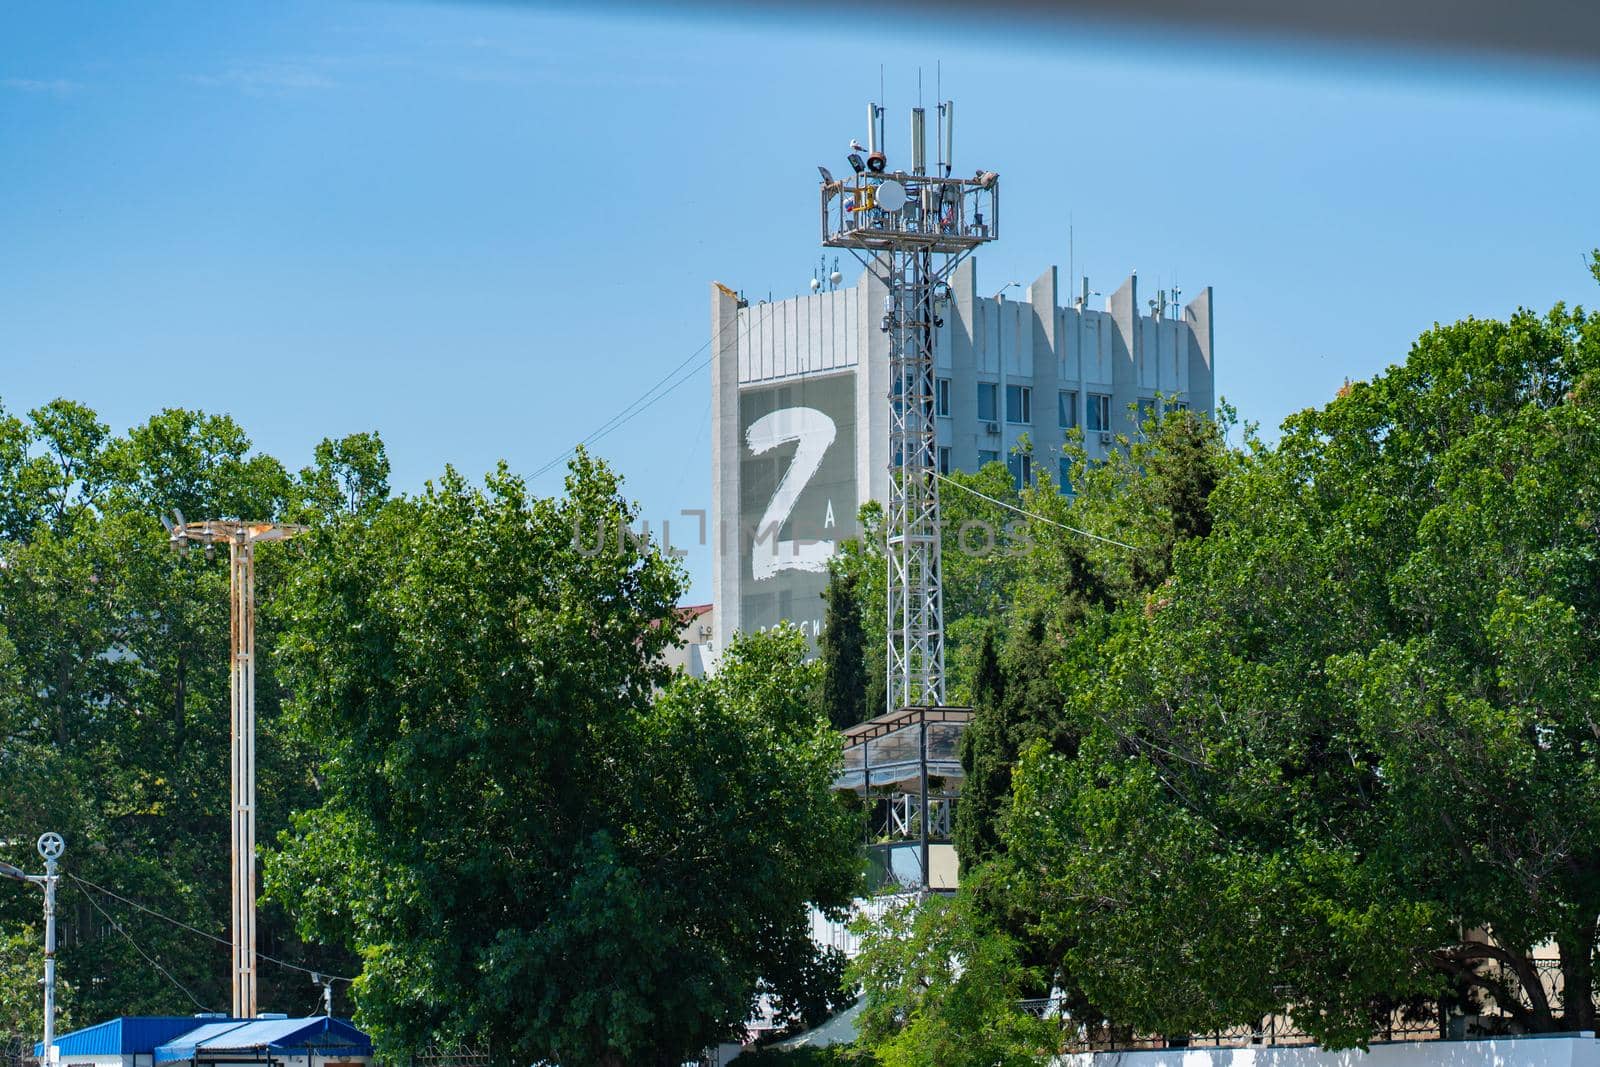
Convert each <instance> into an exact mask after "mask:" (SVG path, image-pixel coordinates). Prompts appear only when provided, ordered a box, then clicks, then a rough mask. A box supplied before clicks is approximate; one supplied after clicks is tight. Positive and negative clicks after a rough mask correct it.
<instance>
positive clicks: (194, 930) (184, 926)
mask: <svg viewBox="0 0 1600 1067" xmlns="http://www.w3.org/2000/svg"><path fill="white" fill-rule="evenodd" d="M63 873H65V874H66V875H67V877H68V878H71V879H72V880H73V881H74V882H77V883H78V884H79V887H80V888H85V889H93V890H94V891H95V892H97V893H104V894H105V895H106V896H108V897H110V898H111V899H112V900H115V901H117V902H119V903H122V904H126V905H128V907H130V908H133V909H135V910H136V911H142V912H144V913H145V914H146V915H151V916H154V917H155V918H157V919H160V920H161V921H162V922H166V923H171V924H172V925H173V926H176V927H178V928H179V929H180V930H187V931H189V933H191V934H196V935H198V936H200V937H203V938H205V939H206V940H208V941H215V942H216V943H217V944H219V945H228V946H230V947H231V946H232V945H233V942H232V941H229V940H228V939H227V938H225V937H218V936H217V935H216V934H213V933H211V932H210V931H209V930H202V929H200V928H199V927H198V926H190V925H189V924H188V923H186V922H184V921H183V920H182V919H174V918H173V917H172V916H170V915H163V914H162V913H161V912H159V911H156V910H155V909H154V908H151V907H146V906H145V905H143V904H141V903H139V902H138V901H137V900H129V899H128V898H127V897H125V896H122V895H121V894H120V893H114V892H112V891H111V890H109V889H107V888H106V887H105V886H100V885H95V884H94V883H93V882H91V881H89V880H88V879H87V878H79V877H78V876H77V875H75V874H72V873H71V872H63ZM85 895H86V896H87V895H88V894H87V893H85ZM91 899H92V898H91ZM256 957H257V958H258V959H263V960H266V961H267V962H268V963H275V964H277V965H278V966H279V967H287V968H288V969H289V970H291V971H299V972H300V973H301V974H311V975H320V976H321V977H323V978H330V979H332V980H333V981H335V982H353V981H355V979H354V978H346V977H344V976H343V975H338V974H329V973H328V972H327V971H320V970H316V969H314V968H311V967H302V966H300V964H298V963H290V962H289V961H288V960H280V959H278V958H277V957H276V956H269V955H267V954H266V953H265V952H257V953H256Z"/></svg>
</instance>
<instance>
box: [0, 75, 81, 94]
mask: <svg viewBox="0 0 1600 1067" xmlns="http://www.w3.org/2000/svg"><path fill="white" fill-rule="evenodd" d="M0 85H3V86H5V87H6V88H7V89H15V90H17V91H18V92H21V93H49V94H51V95H52V96H66V95H67V94H68V93H75V92H77V91H78V90H79V89H82V88H83V85H82V84H81V83H79V82H75V81H68V80H67V79H66V78H5V79H0Z"/></svg>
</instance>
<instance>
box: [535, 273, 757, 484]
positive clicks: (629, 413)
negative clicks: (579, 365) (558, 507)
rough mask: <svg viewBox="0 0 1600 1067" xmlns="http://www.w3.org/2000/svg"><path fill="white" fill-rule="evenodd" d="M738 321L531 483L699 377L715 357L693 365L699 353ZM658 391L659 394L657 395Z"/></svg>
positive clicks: (728, 324) (540, 471)
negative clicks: (675, 378) (673, 380)
mask: <svg viewBox="0 0 1600 1067" xmlns="http://www.w3.org/2000/svg"><path fill="white" fill-rule="evenodd" d="M763 306H764V307H765V308H766V309H768V310H764V311H763V312H762V317H761V320H760V321H758V322H757V323H756V326H757V327H759V326H760V324H761V322H763V321H765V319H766V316H767V315H768V314H770V313H771V312H770V309H771V307H772V305H771V304H766V305H763ZM738 321H739V316H738V315H737V314H736V315H734V317H733V318H731V319H729V320H728V321H727V322H726V323H725V324H724V325H723V327H722V329H721V331H719V332H718V334H717V336H716V337H714V338H712V339H711V340H708V341H706V343H705V344H703V345H701V346H700V347H699V348H697V349H695V350H694V351H693V352H691V353H689V356H688V358H686V359H685V360H684V361H683V362H681V363H679V364H678V365H677V366H676V367H673V368H672V369H671V370H669V371H668V372H667V373H666V374H664V375H662V377H661V378H660V379H659V380H658V381H656V383H655V384H654V385H652V386H650V388H648V389H646V390H645V391H644V392H643V393H641V394H639V397H638V399H636V400H634V402H633V403H631V404H629V405H628V406H627V407H625V408H623V409H622V410H621V411H619V412H617V413H616V414H615V415H613V416H611V418H609V419H607V420H606V421H605V422H603V423H601V424H600V427H599V428H598V429H596V430H595V431H593V432H592V433H590V434H589V436H587V437H585V438H584V439H583V440H582V441H579V442H578V443H577V444H576V445H573V446H572V447H571V448H569V449H567V450H566V451H565V452H563V453H561V454H560V455H559V456H557V457H555V458H554V459H552V460H551V461H550V462H548V463H546V464H545V465H544V466H542V467H540V468H539V469H538V470H536V471H534V472H533V473H532V474H531V475H529V478H528V480H529V481H533V480H534V479H536V478H539V477H541V476H543V475H544V474H545V473H546V472H547V471H550V470H552V469H554V468H556V467H559V466H560V465H561V464H563V463H565V462H566V461H567V460H568V459H569V458H570V457H571V456H572V455H573V454H574V453H576V452H577V451H578V449H579V448H581V447H583V446H584V445H592V444H594V443H595V442H597V441H600V440H603V439H604V438H606V437H608V436H609V435H610V434H611V433H612V432H613V431H615V430H620V429H621V428H622V427H623V426H626V425H627V424H628V423H630V422H632V421H633V420H634V419H635V418H636V417H638V416H639V415H642V414H643V413H644V412H645V411H646V410H648V409H649V408H651V407H653V406H654V405H655V404H656V403H657V402H658V401H661V400H664V399H666V397H668V396H669V395H671V394H672V393H673V392H674V391H675V390H677V389H678V388H679V387H680V386H682V385H683V384H684V383H685V382H688V381H690V380H692V379H693V378H694V376H695V375H697V374H699V373H700V372H701V371H702V370H704V369H705V368H706V367H707V366H709V365H710V364H711V361H712V359H714V358H715V357H714V356H707V357H706V358H705V359H701V360H700V361H699V362H698V363H695V360H696V359H697V358H698V357H699V356H700V354H701V353H703V352H704V351H705V350H706V349H708V348H710V347H711V343H712V341H720V340H721V339H722V334H724V333H726V332H727V331H728V329H729V328H730V327H732V326H734V325H736V324H737V323H738ZM752 328H754V327H752ZM691 363H694V366H692V367H690V366H689V364H691ZM685 367H689V369H688V371H687V372H686V373H684V374H683V376H682V377H679V378H678V380H677V381H675V382H672V384H671V385H667V387H666V388H665V389H662V388H661V387H662V386H663V385H666V384H667V382H669V381H672V379H673V378H674V377H677V375H678V374H679V372H680V371H683V369H684V368H685ZM658 389H659V390H661V391H660V392H657V390H658Z"/></svg>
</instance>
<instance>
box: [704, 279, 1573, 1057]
mask: <svg viewBox="0 0 1600 1067" xmlns="http://www.w3.org/2000/svg"><path fill="white" fill-rule="evenodd" d="M951 289H952V295H953V299H952V301H951V305H950V307H949V308H948V309H947V310H946V311H945V313H944V319H945V324H944V326H943V328H942V329H941V330H940V331H939V334H938V338H937V343H936V348H935V366H936V368H937V374H938V376H939V377H940V378H943V379H947V380H948V381H949V382H950V386H949V389H950V411H949V415H948V416H942V417H940V418H939V419H938V441H939V444H940V445H941V446H943V447H945V448H948V449H949V450H950V451H949V458H950V463H951V466H952V468H953V469H957V470H974V469H976V468H977V467H978V466H979V464H980V460H981V459H982V458H985V456H986V454H990V453H992V454H993V455H995V456H996V457H997V458H999V459H1001V460H1005V459H1006V457H1007V456H1008V454H1009V453H1010V452H1011V450H1012V449H1014V448H1015V447H1016V446H1017V444H1018V443H1019V441H1020V440H1021V438H1022V437H1023V435H1024V434H1026V435H1027V436H1028V438H1029V440H1030V441H1031V442H1032V444H1033V471H1034V476H1035V477H1037V476H1038V475H1040V474H1048V475H1049V476H1050V478H1051V479H1052V480H1054V479H1055V478H1056V477H1057V474H1058V457H1059V456H1060V449H1061V446H1062V443H1063V442H1064V441H1065V439H1066V436H1067V432H1068V431H1065V430H1063V429H1062V428H1061V426H1060V425H1059V421H1058V395H1059V393H1060V392H1061V391H1066V392H1069V393H1072V394H1075V396H1074V398H1073V400H1074V404H1075V410H1074V419H1073V421H1074V424H1075V425H1076V426H1077V427H1079V428H1080V429H1082V431H1083V442H1084V447H1085V449H1086V451H1087V452H1088V454H1089V456H1090V457H1091V458H1103V457H1104V456H1105V455H1107V453H1108V452H1109V451H1110V449H1111V448H1113V447H1115V438H1116V435H1118V434H1128V435H1131V434H1133V433H1136V432H1137V430H1138V428H1137V425H1136V423H1135V421H1134V418H1133V417H1131V416H1130V414H1129V409H1130V407H1132V406H1133V405H1135V404H1137V402H1138V401H1139V400H1141V399H1146V400H1148V399H1150V398H1154V397H1156V396H1157V395H1162V396H1167V395H1170V394H1174V393H1176V394H1178V395H1179V399H1180V400H1182V401H1184V402H1186V403H1188V404H1189V405H1190V406H1191V407H1193V408H1195V409H1197V410H1201V411H1206V412H1210V411H1211V410H1212V407H1213V404H1214V398H1215V387H1214V381H1213V360H1212V344H1213V326H1212V293H1211V290H1210V289H1209V288H1207V289H1203V290H1201V291H1200V293H1199V295H1198V296H1196V297H1195V298H1194V299H1193V300H1191V301H1190V302H1189V304H1188V305H1187V306H1186V307H1184V308H1183V309H1182V313H1181V315H1179V316H1172V315H1170V314H1168V315H1167V316H1166V317H1156V316H1154V315H1151V314H1148V313H1146V314H1140V313H1139V312H1140V309H1141V303H1143V302H1142V301H1141V300H1140V295H1139V287H1138V278H1137V277H1136V276H1130V277H1129V278H1127V279H1126V280H1125V281H1124V282H1123V283H1122V284H1121V285H1120V286H1119V287H1118V288H1117V290H1116V291H1115V292H1113V293H1112V295H1111V296H1110V297H1108V298H1106V300H1105V306H1104V308H1091V307H1088V306H1080V304H1079V301H1078V300H1075V299H1070V298H1069V299H1067V301H1066V303H1067V305H1068V306H1065V307H1063V306H1061V304H1062V300H1063V295H1064V294H1062V293H1061V292H1060V290H1059V284H1058V278H1057V272H1056V269H1055V268H1053V267H1052V268H1049V269H1048V270H1046V271H1045V272H1044V273H1042V274H1041V275H1040V276H1039V278H1038V279H1036V280H1035V281H1034V282H1033V283H1032V284H1031V285H1030V286H1029V287H1027V289H1025V290H1023V291H1022V293H1020V294H1018V295H1019V297H1021V298H1019V299H1010V298H1008V297H1005V296H1001V297H995V296H980V295H979V292H980V288H979V285H978V281H977V269H976V265H975V263H974V261H973V260H971V259H968V260H966V261H965V262H964V263H962V264H961V266H960V267H959V268H957V270H956V272H955V273H954V275H953V276H952V278H951ZM885 295H886V289H885V287H884V285H883V283H882V282H881V281H879V280H878V279H877V278H876V277H874V276H873V274H872V272H870V271H868V272H863V274H862V275H861V277H860V279H859V280H858V282H857V283H856V284H855V285H853V286H850V287H849V288H845V289H840V290H837V291H834V292H827V293H817V294H812V295H808V296H798V297H791V298H789V299H787V300H779V301H774V302H771V303H766V302H762V303H755V304H751V305H749V306H747V307H738V306H737V304H736V301H735V300H734V298H733V294H732V292H731V290H727V289H726V288H724V287H722V286H715V287H714V288H713V292H712V331H713V346H712V347H713V353H714V354H713V362H712V420H713V429H714V432H715V434H716V442H715V446H714V448H713V458H712V487H713V515H712V529H713V531H714V533H713V537H714V539H715V540H714V548H713V556H714V571H713V595H714V598H715V603H716V605H717V612H716V618H717V639H716V642H715V644H716V647H718V648H719V649H720V648H726V647H727V642H728V640H729V638H730V637H731V636H732V634H733V633H734V632H735V631H736V630H737V629H739V628H740V618H739V607H738V600H739V594H738V590H739V589H740V588H741V585H740V583H741V582H748V581H750V580H751V578H750V575H749V569H750V568H749V562H748V561H742V560H740V559H738V557H737V551H738V546H739V544H740V541H739V538H738V536H737V524H738V515H739V505H740V490H739V475H738V471H739V465H740V462H741V459H742V458H744V448H745V444H744V442H742V441H741V440H740V439H739V424H738V411H739V402H738V394H739V392H740V391H741V390H742V389H743V388H745V387H750V388H765V387H768V386H771V385H774V384H781V383H784V382H796V383H798V382H801V381H804V380H806V379H807V378H808V377H810V376H820V375H828V374H839V373H848V374H850V375H852V377H853V381H854V383H855V390H854V393H855V419H856V426H855V433H854V448H855V457H854V459H855V464H854V465H855V470H856V482H857V493H858V496H859V498H860V499H862V500H866V499H874V500H880V501H881V500H883V499H884V498H885V497H886V495H887V491H888V458H889V457H888V406H887V404H886V403H885V398H886V396H887V394H888V387H889V368H888V338H887V336H886V335H885V334H884V333H883V332H882V329H881V326H880V324H881V321H882V317H883V307H884V297H885ZM980 382H986V383H992V384H993V385H994V386H995V392H996V411H995V414H994V419H993V420H992V421H993V423H994V424H995V427H996V430H997V432H995V433H990V432H989V425H990V422H991V420H990V419H988V418H983V419H980V418H979V417H978V396H977V392H978V390H977V387H978V383H980ZM1007 385H1022V386H1026V387H1028V388H1030V389H1032V390H1033V392H1032V397H1031V399H1032V404H1031V407H1032V411H1031V415H1032V418H1031V420H1030V421H1029V422H1028V423H1026V424H1017V423H1012V422H1009V421H1008V420H1007V418H1006V415H1007V412H1006V386H1007ZM1095 395H1104V396H1108V397H1109V398H1110V405H1109V406H1110V425H1109V428H1108V430H1107V431H1106V432H1105V433H1104V434H1102V433H1099V432H1095V431H1091V430H1090V429H1089V414H1090V404H1091V403H1092V397H1093V396H1095ZM854 518H855V516H854V515H849V516H840V520H841V522H845V523H848V525H847V526H846V527H845V528H844V529H842V530H841V531H840V532H839V536H840V537H841V538H842V537H846V536H851V535H852V533H853V530H854ZM806 614H807V617H810V616H811V615H819V614H820V612H819V611H818V610H817V609H816V608H815V607H814V606H813V608H812V609H811V610H809V611H808V612H807V613H806ZM1597 1067H1600V1065H1597Z"/></svg>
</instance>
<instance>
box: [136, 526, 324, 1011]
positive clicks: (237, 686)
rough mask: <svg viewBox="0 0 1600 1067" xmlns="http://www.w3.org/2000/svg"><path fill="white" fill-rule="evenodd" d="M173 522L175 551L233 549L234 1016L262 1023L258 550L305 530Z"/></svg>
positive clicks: (230, 581)
mask: <svg viewBox="0 0 1600 1067" xmlns="http://www.w3.org/2000/svg"><path fill="white" fill-rule="evenodd" d="M174 517H175V518H176V519H177V521H176V522H174V523H167V524H166V525H167V530H168V533H169V534H170V535H171V544H172V548H173V549H174V550H175V551H177V552H180V553H182V552H187V551H188V549H189V545H190V544H191V543H197V544H201V545H204V546H205V550H206V555H207V556H208V557H209V556H210V555H211V554H212V553H213V552H214V551H215V550H216V549H215V546H216V545H217V544H218V543H219V542H220V543H224V544H226V545H227V546H228V559H229V563H230V565H231V571H230V579H229V583H228V587H229V590H230V593H231V599H232V618H233V626H232V629H233V654H232V657H231V659H230V660H229V663H230V666H229V673H230V674H231V675H232V681H233V701H232V703H233V728H232V735H233V771H232V781H233V787H232V792H233V796H232V802H231V805H230V811H231V814H230V818H229V821H230V822H231V823H232V826H233V909H232V910H233V922H232V926H233V965H232V972H233V1017H234V1018H236V1019H254V1018H255V1017H256V545H257V544H258V543H259V542H261V541H287V540H288V539H289V538H291V537H293V536H295V535H296V534H299V533H304V532H305V529H306V528H305V527H304V526H295V525H293V524H291V523H283V522H238V521H235V520H232V519H224V520H210V521H207V522H185V521H184V519H183V514H182V513H181V512H174Z"/></svg>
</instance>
